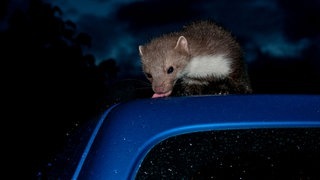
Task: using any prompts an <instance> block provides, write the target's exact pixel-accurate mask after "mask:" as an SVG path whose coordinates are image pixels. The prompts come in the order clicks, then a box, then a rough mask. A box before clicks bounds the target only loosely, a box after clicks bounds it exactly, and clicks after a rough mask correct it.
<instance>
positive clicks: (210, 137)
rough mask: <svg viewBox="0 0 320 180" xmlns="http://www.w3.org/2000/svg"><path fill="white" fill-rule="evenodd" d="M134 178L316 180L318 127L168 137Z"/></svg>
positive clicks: (319, 156)
mask: <svg viewBox="0 0 320 180" xmlns="http://www.w3.org/2000/svg"><path fill="white" fill-rule="evenodd" d="M136 179H259V180H261V179H268V180H270V179H297V180H300V179H306V180H307V179H320V129H319V128H287V129H250V130H249V129H248V130H221V131H206V132H196V133H190V134H184V135H179V136H175V137H171V138H169V139H166V140H164V141H162V142H161V143H159V144H157V145H156V146H155V147H154V148H153V149H151V151H150V152H149V153H148V154H147V156H146V157H145V159H144V161H143V162H142V164H141V167H140V169H139V171H138V173H137V175H136Z"/></svg>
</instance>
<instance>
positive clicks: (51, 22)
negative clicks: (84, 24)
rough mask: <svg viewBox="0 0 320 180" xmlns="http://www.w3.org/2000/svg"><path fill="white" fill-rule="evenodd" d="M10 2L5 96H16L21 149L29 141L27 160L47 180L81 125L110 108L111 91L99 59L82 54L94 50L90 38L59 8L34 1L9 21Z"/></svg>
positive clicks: (3, 44)
mask: <svg viewBox="0 0 320 180" xmlns="http://www.w3.org/2000/svg"><path fill="white" fill-rule="evenodd" d="M9 2H10V1H1V5H3V6H1V9H3V10H4V11H1V13H4V14H0V17H1V18H0V20H2V22H3V23H7V28H6V29H4V30H2V31H1V32H0V38H1V41H0V43H1V47H4V48H3V49H2V54H1V60H0V63H1V66H2V68H3V69H5V70H6V71H3V72H5V74H4V77H5V79H6V80H5V81H4V82H3V83H2V87H5V89H6V91H5V92H3V94H4V95H7V96H8V97H9V98H10V101H8V104H9V103H11V104H12V105H10V107H11V109H12V111H18V112H19V113H18V115H17V116H11V119H10V120H9V121H11V122H15V123H16V124H15V125H14V127H16V128H17V129H16V130H17V131H16V132H17V133H19V134H21V135H23V136H21V138H22V139H19V140H18V141H17V142H18V146H21V145H20V143H22V142H25V141H27V142H28V147H29V150H30V151H28V153H26V152H25V153H22V156H25V157H31V160H29V161H27V162H28V163H27V164H28V165H27V167H31V168H32V171H31V172H32V174H31V176H32V179H33V178H40V179H42V178H43V179H46V177H47V176H48V170H49V169H50V167H48V166H47V165H48V163H49V162H50V163H52V164H54V158H55V156H56V154H57V153H60V152H62V151H63V149H64V147H65V145H66V144H67V142H68V138H69V136H70V135H71V134H72V133H73V132H75V129H76V127H78V126H81V125H82V124H83V123H85V122H87V121H88V120H90V119H91V118H93V117H94V116H95V115H97V114H99V113H100V111H101V109H103V107H102V105H104V106H105V105H106V104H107V103H105V99H104V98H105V97H106V95H105V90H106V89H107V87H105V84H104V83H105V79H104V76H102V73H101V69H98V67H97V66H96V65H95V57H94V56H93V55H91V54H84V53H83V51H82V48H83V47H90V46H91V38H90V36H89V35H88V34H86V33H82V32H80V33H78V32H77V30H76V25H75V24H74V23H73V22H71V21H69V20H67V21H64V20H62V18H61V17H60V15H61V14H62V11H61V9H60V8H59V7H52V6H51V5H50V4H48V3H43V2H42V1H41V0H30V1H29V3H28V7H25V9H15V10H14V11H13V13H12V14H11V15H10V17H8V21H7V22H5V21H4V19H5V18H4V17H5V16H7V15H9V14H7V12H8V7H9V6H8V4H9ZM110 67H111V69H110V68H109V67H108V68H109V69H108V68H107V71H110V72H113V73H114V72H115V71H116V70H115V69H112V68H115V64H111V65H110ZM105 68H106V67H105ZM113 77H114V76H113V75H111V74H110V76H108V78H109V79H110V78H113ZM8 106H9V105H8ZM19 127H20V128H19ZM26 127H28V128H26ZM30 164H31V165H30ZM28 173H30V172H28ZM20 175H21V174H20ZM27 176H28V177H29V176H30V174H28V175H26V177H27ZM55 176H56V177H57V176H59V175H58V174H56V175H55Z"/></svg>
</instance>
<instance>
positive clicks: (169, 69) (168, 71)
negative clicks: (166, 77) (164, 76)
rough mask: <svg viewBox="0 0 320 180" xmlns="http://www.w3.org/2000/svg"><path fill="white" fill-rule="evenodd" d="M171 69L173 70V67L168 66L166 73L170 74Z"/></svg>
mask: <svg viewBox="0 0 320 180" xmlns="http://www.w3.org/2000/svg"><path fill="white" fill-rule="evenodd" d="M173 70H174V69H173V67H172V66H170V67H169V68H168V70H167V73H168V74H171V73H172V72H173Z"/></svg>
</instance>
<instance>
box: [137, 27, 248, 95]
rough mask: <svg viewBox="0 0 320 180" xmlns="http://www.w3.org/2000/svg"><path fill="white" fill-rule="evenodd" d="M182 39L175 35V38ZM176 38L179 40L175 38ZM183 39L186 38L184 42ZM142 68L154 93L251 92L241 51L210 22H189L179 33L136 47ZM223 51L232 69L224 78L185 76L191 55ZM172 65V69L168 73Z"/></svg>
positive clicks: (221, 52) (163, 36)
mask: <svg viewBox="0 0 320 180" xmlns="http://www.w3.org/2000/svg"><path fill="white" fill-rule="evenodd" d="M181 36H183V37H185V38H179V37H181ZM178 39H179V40H178ZM185 40H186V41H185ZM139 51H140V56H141V60H142V69H143V71H144V73H145V74H149V75H151V76H152V77H151V78H150V77H148V76H147V78H148V79H149V80H150V82H151V83H152V87H153V90H154V92H156V93H160V94H161V93H166V92H169V91H170V92H171V91H173V94H174V95H196V94H229V93H232V94H234V93H236V94H242V93H251V92H252V90H251V85H250V82H249V78H248V75H247V71H246V67H245V63H244V61H243V54H242V50H241V47H240V45H239V43H238V42H237V41H236V40H235V38H234V37H233V36H232V35H231V33H230V32H228V31H227V30H225V29H224V28H223V27H221V26H218V25H216V24H215V23H213V22H211V21H198V22H193V23H191V24H190V25H188V26H185V27H183V29H182V30H181V31H179V32H173V33H169V34H164V35H162V36H160V37H158V38H155V39H153V40H151V41H150V42H149V43H147V44H145V45H143V46H139ZM217 54H223V55H224V56H225V58H226V59H228V60H230V61H231V62H230V63H231V70H232V72H231V73H230V74H229V75H228V76H227V77H224V78H219V77H214V76H212V75H208V76H206V77H199V78H195V77H191V78H190V77H187V76H185V75H184V74H183V72H184V68H185V67H186V66H187V65H188V63H189V62H190V60H191V59H192V58H193V57H197V56H204V55H217ZM170 67H173V69H174V71H173V72H172V73H168V69H169V68H170Z"/></svg>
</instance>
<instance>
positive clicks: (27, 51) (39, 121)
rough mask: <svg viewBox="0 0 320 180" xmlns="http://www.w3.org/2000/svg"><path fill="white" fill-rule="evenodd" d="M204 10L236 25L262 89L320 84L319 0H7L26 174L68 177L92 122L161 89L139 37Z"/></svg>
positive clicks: (1, 5) (11, 77)
mask: <svg viewBox="0 0 320 180" xmlns="http://www.w3.org/2000/svg"><path fill="white" fill-rule="evenodd" d="M199 19H211V20H214V21H216V22H217V23H219V24H221V25H223V26H224V27H226V28H227V29H228V30H230V31H231V32H232V33H233V35H235V37H236V38H237V40H238V41H239V42H240V44H241V46H242V47H243V50H244V53H245V61H246V62H247V65H248V72H249V75H250V79H251V81H252V86H253V91H254V93H256V94H320V1H318V0H308V1H290V0H246V1H239V0H224V1H218V0H216V1H213V0H202V1H191V0H185V1H178V0H149V1H142V0H123V1H119V0H43V1H41V0H2V1H1V2H0V36H1V42H0V43H1V47H2V57H1V62H2V68H3V71H2V72H4V73H5V76H3V77H5V80H4V81H3V83H4V84H3V86H2V87H4V88H3V90H4V95H5V96H6V97H7V98H8V100H7V101H4V102H5V103H6V104H7V107H9V109H10V110H11V111H7V112H8V114H9V117H10V118H9V120H8V121H9V123H10V124H11V123H12V127H14V128H13V129H14V130H15V132H17V134H21V135H22V136H19V138H17V139H14V140H12V141H14V142H17V143H15V144H17V146H18V148H19V149H21V147H22V145H21V144H20V143H22V142H28V143H29V145H28V148H27V149H28V150H30V152H28V153H26V152H25V151H24V152H25V153H22V154H21V155H22V156H28V157H31V160H28V161H24V162H26V164H25V166H27V167H31V168H32V169H31V171H29V172H31V175H30V173H28V174H27V175H26V176H28V177H30V176H31V177H32V179H34V178H40V179H42V178H43V179H45V177H54V178H57V177H68V176H69V175H70V174H68V172H61V169H67V168H66V167H65V166H66V164H72V163H71V162H70V161H69V160H66V159H71V158H70V157H67V156H72V153H73V152H74V151H73V150H72V148H74V146H73V145H74V143H71V142H70V141H71V140H72V139H74V138H77V137H78V136H79V134H81V133H82V132H83V131H84V130H83V129H82V128H83V127H85V126H86V125H87V124H90V122H94V121H95V119H96V117H97V116H99V114H100V113H101V112H103V110H105V109H106V108H107V107H109V106H110V105H112V104H114V103H117V102H122V101H128V100H132V99H137V98H149V97H150V95H151V94H152V91H151V89H150V86H148V85H146V82H147V81H146V79H145V78H144V76H143V74H142V70H141V67H140V60H139V54H138V45H140V44H143V43H146V42H147V41H148V40H150V39H151V38H152V37H156V36H159V35H161V34H163V33H168V32H171V31H176V30H180V28H181V27H182V26H183V25H185V24H187V23H190V22H191V21H194V20H199ZM16 127H17V128H16ZM26 127H28V128H26ZM79 144H81V143H79ZM80 149H81V148H80ZM66 151H68V152H66ZM66 161H67V162H66ZM65 162H66V163H65ZM62 164H63V165H62ZM20 166H21V167H24V165H22V164H21V165H20ZM61 166H63V168H62V167H61ZM57 169H60V171H59V170H57ZM57 174H58V175H57Z"/></svg>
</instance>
